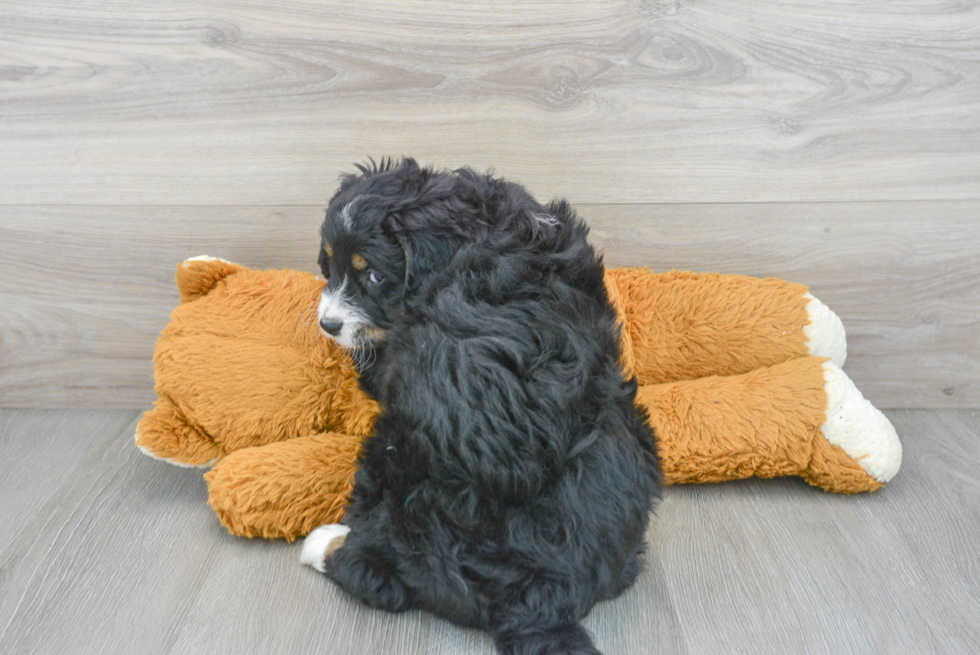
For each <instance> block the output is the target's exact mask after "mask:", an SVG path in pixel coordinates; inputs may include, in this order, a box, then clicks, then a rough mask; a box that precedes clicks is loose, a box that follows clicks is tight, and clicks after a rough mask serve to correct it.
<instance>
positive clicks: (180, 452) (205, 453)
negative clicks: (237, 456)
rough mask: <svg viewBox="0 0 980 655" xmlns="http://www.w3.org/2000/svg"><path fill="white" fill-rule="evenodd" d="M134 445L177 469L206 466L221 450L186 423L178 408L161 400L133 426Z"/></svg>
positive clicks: (216, 458)
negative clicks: (134, 430) (175, 466)
mask: <svg viewBox="0 0 980 655" xmlns="http://www.w3.org/2000/svg"><path fill="white" fill-rule="evenodd" d="M136 445H137V446H138V447H139V449H140V450H142V451H143V452H144V453H145V454H147V455H149V456H150V457H153V458H155V459H162V460H164V461H166V462H169V463H170V464H176V465H177V466H204V467H206V466H210V465H211V464H212V463H214V462H215V461H217V460H219V459H221V458H222V457H223V456H224V454H225V451H224V449H223V448H222V447H221V446H219V445H218V444H216V443H215V442H214V441H213V440H212V439H211V437H209V436H208V435H206V434H205V433H203V432H202V431H201V430H199V429H197V428H196V427H194V426H193V425H191V423H190V422H189V421H188V420H187V418H186V417H185V416H184V414H183V412H181V411H180V408H179V407H177V406H176V405H174V404H173V403H172V402H170V401H169V400H167V399H165V398H161V399H160V400H157V401H156V403H155V404H154V407H153V409H151V410H150V411H148V412H146V413H145V414H143V418H141V419H140V422H139V423H138V424H137V426H136Z"/></svg>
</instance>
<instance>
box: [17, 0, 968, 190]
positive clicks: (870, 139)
mask: <svg viewBox="0 0 980 655" xmlns="http://www.w3.org/2000/svg"><path fill="white" fill-rule="evenodd" d="M978 26H980V20H978V9H977V3H976V2H973V1H972V0H971V1H967V2H960V3H949V2H946V1H945V0H930V1H928V2H921V1H912V0H903V1H901V2H890V3H870V4H869V3H861V2H838V3H833V4H828V3H825V2H821V1H820V0H805V1H801V2H793V3H787V4H778V5H774V4H772V3H769V2H765V1H764V0H751V1H748V0H747V1H745V2H739V3H738V4H737V5H733V4H732V3H729V2H725V1H724V0H709V1H705V2H697V3H682V2H660V1H643V2H627V1H625V0H588V1H584V2H560V3H555V2H534V3H507V5H506V8H502V7H501V5H499V4H498V3H479V4H472V3H464V4H460V3H430V2H422V1H420V0H414V1H405V0H386V1H384V2H371V3H343V2H318V3H310V2H303V1H301V0H265V1H262V2H254V3H244V4H243V3H238V2H227V0H203V1H202V0H193V1H191V0H182V1H179V2H168V3H165V4H148V3H144V4H141V5H139V7H138V8H137V7H128V8H127V11H125V12H120V11H119V10H118V8H117V7H116V6H115V5H113V4H111V3H110V4H106V3H104V2H99V1H98V0H87V1H84V2H78V1H71V2H68V1H66V0H60V1H52V0H49V1H46V2H39V1H37V0H16V1H5V2H3V3H0V37H2V40H3V42H4V43H5V44H6V45H4V46H3V50H2V51H0V52H2V55H3V59H4V65H3V67H2V68H0V94H2V96H0V97H2V100H3V102H0V143H2V144H3V150H4V155H5V156H4V157H3V158H2V160H0V202H3V203H19V204H38V203H68V204H73V203H82V204H158V205H160V204H317V203H321V202H323V201H324V200H325V198H326V197H327V195H328V194H329V191H330V186H331V183H332V181H333V180H334V179H335V178H336V176H337V174H338V173H339V172H340V171H342V170H346V169H347V168H348V167H349V166H350V162H352V161H359V160H361V159H363V158H364V157H365V156H367V155H374V156H379V155H382V154H393V155H398V154H403V153H409V154H414V155H417V156H418V157H420V158H421V159H422V160H424V161H426V162H432V163H438V164H443V165H453V166H455V165H462V164H472V165H475V166H477V167H481V168H482V167H487V166H495V167H497V168H498V170H500V171H501V172H502V173H504V174H506V175H508V176H511V177H515V178H518V179H521V180H523V181H525V182H526V183H528V184H530V185H531V186H532V187H533V188H535V189H537V190H538V191H539V192H541V193H542V194H544V195H550V194H557V195H565V196H569V197H570V198H571V199H572V200H573V201H575V202H579V203H582V202H606V203H622V202H644V203H648V202H746V201H748V202H755V201H795V200H808V201H822V200H908V199H977V198H980V129H978V128H980V91H978V84H980V82H978V77H977V71H978V65H980V62H978V59H977V52H980V27H978Z"/></svg>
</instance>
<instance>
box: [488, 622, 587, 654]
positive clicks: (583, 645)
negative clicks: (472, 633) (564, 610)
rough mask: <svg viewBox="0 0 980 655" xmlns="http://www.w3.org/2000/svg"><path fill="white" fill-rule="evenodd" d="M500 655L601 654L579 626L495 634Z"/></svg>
mask: <svg viewBox="0 0 980 655" xmlns="http://www.w3.org/2000/svg"><path fill="white" fill-rule="evenodd" d="M493 641H494V644H496V646H497V649H498V650H499V651H500V653H501V655H602V653H600V652H599V651H598V650H596V647H595V646H593V645H592V638H591V637H590V636H589V633H588V632H587V631H586V630H585V628H583V627H582V626H580V625H578V624H577V623H567V624H565V625H559V626H556V627H553V628H548V629H535V628H520V629H517V630H512V631H507V632H498V633H495V634H494V635H493Z"/></svg>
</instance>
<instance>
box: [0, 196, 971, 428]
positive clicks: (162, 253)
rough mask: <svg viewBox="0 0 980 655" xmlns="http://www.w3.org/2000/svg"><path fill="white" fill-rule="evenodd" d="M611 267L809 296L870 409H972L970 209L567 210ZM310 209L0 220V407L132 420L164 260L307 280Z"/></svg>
mask: <svg viewBox="0 0 980 655" xmlns="http://www.w3.org/2000/svg"><path fill="white" fill-rule="evenodd" d="M579 210H580V212H581V213H582V215H583V216H585V217H586V218H587V219H588V220H589V222H590V223H591V224H592V226H593V240H594V241H595V243H596V244H597V246H599V247H600V248H601V249H603V250H604V251H605V253H606V261H607V263H608V264H609V265H613V266H621V265H629V266H635V265H641V264H644V265H649V266H650V267H651V268H653V269H656V270H666V269H670V268H686V269H692V270H697V271H720V272H724V273H741V274H746V275H755V276H762V277H766V276H778V277H784V278H787V279H789V280H792V281H794V282H802V283H806V284H809V285H810V287H811V289H812V291H813V293H814V295H816V296H817V297H818V298H820V299H821V300H823V301H824V302H825V303H827V304H828V305H829V306H830V307H831V308H832V309H833V310H834V311H836V312H837V313H838V314H839V315H840V316H841V318H842V319H843V321H844V325H845V328H846V329H847V332H848V344H849V356H848V362H847V366H846V369H847V371H848V373H849V374H850V375H851V377H852V378H853V379H854V380H855V382H856V383H857V385H858V387H859V388H860V389H861V390H862V391H863V393H864V394H865V396H866V397H868V398H869V399H870V400H871V401H872V402H873V403H875V404H877V405H879V406H881V407H977V406H980V264H978V263H977V262H978V261H980V220H978V216H980V202H973V201H957V202H942V203H938V202H917V203H912V202H899V203H815V204H801V203H793V204H787V205H782V204H745V205H690V206H679V205H627V206H623V205H582V206H580V207H579ZM321 217H322V208H321V207H268V208H265V207H74V206H61V207H10V206H7V207H0V303H3V307H4V311H3V312H2V313H0V406H6V407H50V406H65V407H72V406H74V407H80V406H88V407H92V406H101V407H132V408H147V407H148V406H149V405H150V403H151V402H152V400H153V398H154V396H153V393H152V375H153V369H152V364H151V362H150V358H151V355H152V352H153V345H154V343H155V340H156V336H157V334H158V333H159V331H160V330H161V329H162V328H163V327H164V326H165V325H166V323H167V320H168V316H169V313H170V311H171V309H173V307H174V306H176V304H177V303H178V301H179V297H178V294H177V291H176V288H175V286H174V282H173V272H174V269H175V267H176V265H177V263H178V262H180V261H182V260H184V259H186V258H188V257H192V256H197V255H201V254H209V255H212V256H220V257H222V258H224V259H229V260H232V261H237V262H239V263H242V264H246V265H248V266H253V267H257V268H296V269H300V270H307V271H311V272H315V271H316V267H315V256H316V251H317V248H318V242H317V240H316V239H317V237H316V236H315V235H316V230H317V227H318V225H319V222H320V220H321Z"/></svg>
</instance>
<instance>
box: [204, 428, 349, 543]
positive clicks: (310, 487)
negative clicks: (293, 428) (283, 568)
mask: <svg viewBox="0 0 980 655" xmlns="http://www.w3.org/2000/svg"><path fill="white" fill-rule="evenodd" d="M363 441H364V440H363V438H361V437H351V436H348V435H343V434H337V433H329V434H317V435H313V436H309V437H299V438H296V439H291V440H289V441H283V442H280V443H272V444H267V445H265V446H256V447H253V448H244V449H242V450H239V451H236V452H234V453H231V454H230V455H228V456H227V457H226V458H224V459H223V460H221V461H220V462H218V464H216V465H215V466H214V468H212V469H211V470H210V471H208V472H207V473H205V474H204V479H205V480H206V481H207V483H208V504H209V505H211V508H212V509H213V510H214V511H215V513H216V514H217V515H218V519H219V520H220V521H221V523H222V525H224V526H225V527H226V528H228V532H230V533H232V534H236V535H239V536H243V537H264V538H266V539H273V538H276V537H284V538H285V539H286V540H287V541H293V540H294V539H296V538H297V537H302V536H304V535H306V534H309V533H310V531H312V530H313V529H314V528H316V527H317V526H320V525H324V524H326V523H337V522H339V521H340V518H341V517H342V516H343V515H344V510H345V508H346V507H347V497H348V496H349V495H350V492H351V490H352V489H353V488H354V472H355V471H356V469H357V456H358V452H359V450H360V447H361V443H363Z"/></svg>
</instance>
